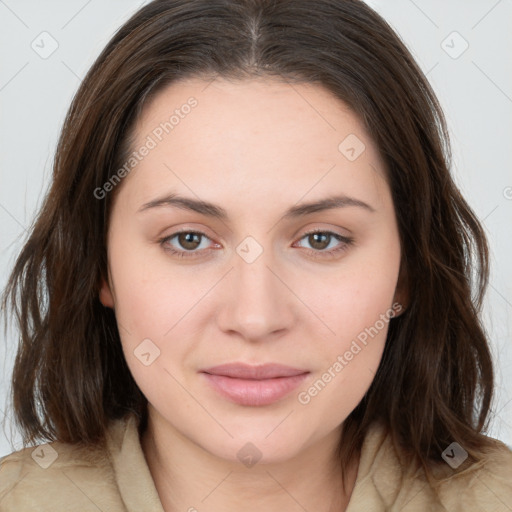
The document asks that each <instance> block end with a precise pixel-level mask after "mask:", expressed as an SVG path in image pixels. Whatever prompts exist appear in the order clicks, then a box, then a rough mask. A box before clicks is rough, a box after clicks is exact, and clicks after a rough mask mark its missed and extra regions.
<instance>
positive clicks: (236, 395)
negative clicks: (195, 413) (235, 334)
mask: <svg viewBox="0 0 512 512" xmlns="http://www.w3.org/2000/svg"><path fill="white" fill-rule="evenodd" d="M201 373H203V374H204V375H205V377H206V379H207V380H208V383H209V384H210V385H211V386H212V387H213V388H214V389H215V390H216V391H217V392H218V393H220V394H221V395H222V396H224V397H225V398H228V399H229V400H231V401H232V402H235V403H237V404H240V405H252V406H257V405H269V404H271V403H273V402H276V401H277V400H279V399H281V398H283V397H284V396H286V395H288V394H289V393H290V392H291V391H292V390H293V389H295V388H296V387H297V386H298V385H299V384H300V383H301V382H302V381H303V380H304V379H305V377H306V376H307V375H308V374H309V371H308V370H302V369H298V368H292V367H290V366H283V365H280V364H265V365H260V366H251V365H247V364H243V363H231V364H223V365H220V366H214V367H212V368H207V369H206V370H202V371H201Z"/></svg>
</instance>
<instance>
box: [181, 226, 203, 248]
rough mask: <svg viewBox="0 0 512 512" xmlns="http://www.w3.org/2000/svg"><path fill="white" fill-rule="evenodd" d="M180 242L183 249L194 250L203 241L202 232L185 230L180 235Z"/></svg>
mask: <svg viewBox="0 0 512 512" xmlns="http://www.w3.org/2000/svg"><path fill="white" fill-rule="evenodd" d="M178 243H179V244H180V246H181V247H183V249H187V250H189V251H193V250H194V249H197V247H198V246H199V245H200V243H201V234H199V233H194V232H191V231H190V232H184V233H180V234H179V235H178Z"/></svg>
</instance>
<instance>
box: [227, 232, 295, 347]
mask: <svg viewBox="0 0 512 512" xmlns="http://www.w3.org/2000/svg"><path fill="white" fill-rule="evenodd" d="M274 262H275V258H274V256H273V253H272V248H271V247H269V246H266V247H264V246H263V244H262V243H260V242H259V241H258V240H256V238H254V237H252V236H248V237H246V238H245V239H244V240H243V241H242V242H241V243H240V244H239V245H238V246H237V247H236V254H235V255H234V261H233V266H234V269H233V272H232V273H230V274H231V280H232V282H231V286H230V288H229V289H230V292H229V295H230V296H229V298H228V299H227V301H226V302H225V304H224V311H223V314H222V315H221V318H222V320H221V323H222V325H221V327H222V328H223V329H225V330H235V331H239V332H240V333H241V334H242V335H243V336H244V337H246V338H249V339H250V338H254V339H256V338H261V337H262V336H265V335H266V334H270V333H272V332H273V331H276V330H279V329H282V328H283V327H285V326H286V325H287V322H288V321H289V319H290V315H291V312H290V309H289V307H290V302H289V300H290V297H288V298H287V297H286V294H288V295H289V294H290V292H289V291H288V290H287V288H286V286H284V284H283V283H282V282H281V281H280V279H279V278H278V277H277V276H276V273H278V272H276V270H275V269H274V268H273V267H275V264H274Z"/></svg>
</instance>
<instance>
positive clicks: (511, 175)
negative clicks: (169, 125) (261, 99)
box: [0, 0, 512, 457]
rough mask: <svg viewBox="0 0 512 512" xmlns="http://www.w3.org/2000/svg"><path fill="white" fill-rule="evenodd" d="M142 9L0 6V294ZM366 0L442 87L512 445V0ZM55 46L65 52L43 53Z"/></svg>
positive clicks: (505, 433)
mask: <svg viewBox="0 0 512 512" xmlns="http://www.w3.org/2000/svg"><path fill="white" fill-rule="evenodd" d="M145 3H147V2H140V1H138V2H137V1H130V0H122V1H121V0H109V1H100V0H89V1H87V0H72V1H69V0H68V1H64V0H61V1H56V0H52V1H45V2H36V1H35V0H31V1H29V0H17V1H16V2H15V1H14V0H6V1H2V0H0V52H1V53H0V106H1V115H0V141H1V145H2V146H1V151H0V184H1V186H0V289H1V288H3V287H4V286H5V282H6V279H7V275H8V272H9V270H10V268H11V267H12V265H13V262H14V257H15V255H16V254H17V252H18V251H19V250H20V248H21V245H22V242H23V240H24V237H25V234H26V229H27V228H28V227H29V226H30V224H31V222H32V220H33V215H34V213H35V211H36V210H37V208H38V206H39V205H40V204H41V201H42V198H43V196H44V194H45V192H46V190H47V187H48V184H49V176H50V175H51V166H52V161H53V153H54V150H55V146H56V141H57V137H58V134H59V130H60V128H61V125H62V122H63V119H64V115H65V113H66V110H67V108H68V106H69V104H70V102H71V99H72V97H73V94H74V93H75V91H76V89H77V87H78V85H79V83H80V81H81V77H83V76H84V75H85V73H86V71H87V69H88V68H89V67H90V65H91V64H92V62H93V60H94V59H95V57H96V56H97V55H98V54H99V52H100V51H101V49H102V48H103V47H104V45H105V44H106V43H107V41H108V40H109V39H110V37H111V36H112V34H113V33H114V31H115V30H116V29H117V28H118V27H119V26H120V25H121V24H122V23H123V22H124V21H125V20H126V19H128V17H129V16H130V15H131V14H132V13H133V12H134V11H136V10H137V9H138V8H139V7H140V6H142V5H143V4H145ZM368 3H369V4H370V5H371V6H372V7H374V8H375V9H376V10H377V11H378V12H380V13H381V14H382V15H383V16H384V18H385V19H386V20H387V21H388V22H389V23H390V24H391V25H392V26H393V27H394V28H395V29H396V31H397V32H398V33H399V35H400V37H401V38H402V39H403V41H404V42H405V43H406V45H407V46H408V47H409V49H410V50H411V52H412V53H413V55H414V56H415V58H416V59H417V61H418V63H419V64H420V66H421V68H422V69H423V70H424V72H425V73H426V74H427V77H428V78H429V80H430V82H431V84H432V85H433V88H434V90H435V92H436V93H437V95H438V97H439V99H440V102H441V105H442V107H443V108H444V111H445V114H446V117H447V121H448V124H449V127H450V133H451V139H452V146H453V154H454V166H453V169H452V172H453V174H454V176H455V179H456V182H457V183H458V185H459V187H460V188H461V190H462V192H463V194H465V196H466V198H467V200H468V201H469V203H470V205H471V206H472V208H473V209H474V211H475V212H476V214H477V215H478V217H479V219H480V220H481V221H482V222H483V225H484V227H485V229H486V232H487V234H488V236H489V241H490V245H491V258H492V260H491V263H492V271H491V280H490V286H489V290H488V294H487V299H486V303H485V310H484V320H485V324H486V327H487V330H488V333H489V336H490V339H491V342H492V351H493V355H494V358H495V361H496V365H497V366H496V369H497V376H496V383H497V388H496V401H495V403H494V406H493V413H492V425H491V430H490V431H489V434H490V435H492V436H493V437H496V438H498V439H501V440H503V441H504V442H506V443H507V444H508V445H509V446H511V447H512V372H511V370H512V344H511V333H512V328H511V322H510V319H511V311H512V272H511V266H510V261H511V256H512V230H511V227H512V172H511V170H510V169H511V159H512V158H511V156H512V155H511V151H510V145H511V144H512V66H510V53H511V47H512V44H511V43H512V33H511V31H510V20H511V19H512V2H511V1H510V0H508V1H507V0H498V1H496V0H478V1H476V0H473V1H468V0H450V1H449V2H447V1H446V0H428V1H427V0H414V1H413V0H396V1H395V0H393V1H392V2H391V1H390V0H387V1H384V0H368ZM454 31H455V32H457V34H453V32H454ZM42 32H47V33H48V34H50V35H41V33H42ZM52 45H54V46H55V45H58V47H57V48H56V50H55V51H54V52H53V53H52V54H51V55H49V56H48V55H45V54H44V52H49V51H50V50H52ZM466 46H467V48H466ZM33 47H34V48H33ZM465 48H466V49H465ZM464 49H465V51H463V50H464ZM36 50H37V51H36ZM38 52H39V53H38ZM43 57H45V58H43ZM15 339H16V336H15V334H14V333H13V332H12V331H9V332H8V333H7V336H6V337H5V336H4V335H3V334H2V342H1V343H0V364H1V366H0V420H1V419H3V420H4V425H5V428H4V429H0V457H1V456H2V455H5V454H7V453H10V452H11V451H14V450H17V449H19V448H20V447H21V444H20V436H19V434H18V433H17V432H16V430H15V429H14V428H13V426H12V422H11V417H12V415H11V412H10V411H9V410H8V408H9V402H8V398H9V397H8V383H9V379H10V374H11V370H12V365H13V361H14V356H15ZM6 412H7V413H6ZM4 416H5V417H4ZM11 443H12V444H11Z"/></svg>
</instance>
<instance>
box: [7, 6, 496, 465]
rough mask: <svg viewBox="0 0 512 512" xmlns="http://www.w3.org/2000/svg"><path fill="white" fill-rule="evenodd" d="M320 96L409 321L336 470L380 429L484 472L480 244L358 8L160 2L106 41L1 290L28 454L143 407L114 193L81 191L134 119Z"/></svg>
mask: <svg viewBox="0 0 512 512" xmlns="http://www.w3.org/2000/svg"><path fill="white" fill-rule="evenodd" d="M215 77H224V78H229V79H233V80H244V79H250V78H254V77H269V78H274V79H279V80H285V81H287V82H289V83H300V82H303V83H312V84H319V85H321V86H323V87H325V88H327V90H329V91H330V92H331V93H332V94H333V95H334V96H335V97H336V98H339V99H340V100H342V101H343V102H345V103H346V104H347V105H348V106H349V107H350V108H351V109H352V110H353V112H355V113H356V114H357V115H358V116H359V118H360V119H361V120H362V121H363V123H364V125H365V127H366V129H367V130H368V132H369V134H370V136H371V137H372V140H373V141H374V143H375V144H376V147H377V148H378V150H379V152H380V154H381V156H382V158H383V161H384V163H385V168H386V177H387V180H388V184H389V186H390V189H391V193H392V197H393V201H394V207H395V211H396V216H397V222H398V228H399V235H400V242H401V246H402V259H401V276H403V278H404V280H405V282H406V284H407V289H408V291H409V304H408V307H407V310H406V311H405V313H403V314H402V315H401V316H399V317H397V318H393V319H392V320H391V322H390V326H389V331H388V336H387V340H386V345H385V349H384V353H383V357H382V360H381V364H380V366H379V368H378V371H377V373H376V375H375V378H374V381H373V382H372V384H371V386H370V388H369V389H368V391H367V393H366V394H365V396H364V398H363V399H362V400H361V402H360V403H359V404H358V406H357V407H356V408H355V409H354V410H353V411H352V413H351V414H350V415H349V416H348V417H347V419H346V421H345V423H344V432H343V442H342V443H341V442H340V445H339V457H340V462H341V464H342V466H343V467H345V464H348V462H349V461H350V460H351V458H352V456H354V454H355V453H357V451H358V450H359V449H360V447H361V445H362V441H363V439H364V436H365V434H366V432H367V429H368V427H369V425H370V424H371V423H372V422H374V421H377V420H380V421H382V422H383V423H384V424H385V426H386V428H387V429H388V430H389V432H390V433H391V435H392V436H393V439H394V440H395V442H396V443H399V444H400V445H401V446H403V447H404V449H405V450H407V451H408V453H410V455H411V456H413V457H414V458H415V460H417V461H418V462H419V463H421V464H422V465H423V467H424V468H425V469H426V470H427V471H430V468H431V466H432V462H433V461H437V460H440V456H441V452H442V451H443V450H444V449H445V448H446V447H447V446H448V445H449V444H450V443H451V442H453V441H456V442H458V443H459V444H460V445H461V446H463V447H464V448H465V449H466V451H467V452H468V453H469V454H470V456H472V457H473V458H475V459H477V460H478V459H479V458H480V457H481V456H482V454H483V453H484V451H485V449H486V447H488V446H490V444H491V441H492V440H491V439H490V438H487V437H486V436H485V435H484V434H483V432H484V431H485V429H486V428H487V421H488V415H489V409H490V404H491V401H492V397H493V380H494V377H493V364H492V359H491V354H490V350H489V345H488V340H487V335H486V333H485V330H484V327H483V324H482V321H481V319H480V312H481V306H482V300H483V297H484V293H485V290H486V286H487V282H488V273H489V269H488V246H487V241H486V238H485V234H484V231H483V229H482V226H481V224H480V223H479V221H478V219H477V217H476V216H475V214H474V213H473V211H472V210H471V208H470V207H469V206H468V204H467V203H466V201H465V200H464V198H463V197H462V196H461V194H460V192H459V190H458V188H457V187H456V185H455V183H454V181H453V180H452V177H451V175H450V171H449V169H450V165H451V164H450V160H451V154H450V141H449V136H448V132H447V128H446V121H445V118H444V116H443V112H442V110H441V107H440V105H439V102H438V100H437V98H436V96H435V94H434V92H433V90H432V88H431V86H430V85H429V83H428V81H427V79H426V77H425V75H424V74H423V72H422V71H421V69H420V68H419V67H418V65H417V64H416V63H415V61H414V59H413V57H412V56H411V53H410V52H409V51H408V49H407V48H406V46H405V45H404V44H403V42H402V41H401V40H400V38H399V37H398V35H397V34H396V33H395V32H394V31H393V29H392V28H391V27H390V25H389V24H388V23H387V22H386V21H385V20H384V19H383V18H382V17H381V16H380V15H378V14H377V13H376V12H375V11H374V10H372V9H371V8H370V7H368V6H367V5H366V4H365V3H363V2H362V1H359V0H315V1H314V2H312V1H309V0H279V1H275V0H238V1H235V0H155V1H153V2H150V3H149V4H147V5H146V6H144V7H143V8H141V9H140V10H139V11H138V12H136V13H135V14H134V15H133V16H132V17H131V18H130V19H129V20H128V21H127V22H126V23H125V24H124V25H123V26H122V27H121V28H120V29H119V30H118V31H117V32H116V33H115V35H114V36H113V37H112V39H111V40H110V41H109V42H108V44H107V45H106V47H105V48H104V50H103V51H102V52H101V54H100V55H99V57H98V58H97V59H96V61H95V62H94V64H93V65H92V67H91V69H90V70H89V72H88V73H87V76H86V77H85V79H84V80H83V82H82V83H81V85H80V87H79V89H78V91H77V93H76V94H75V96H74V98H73V101H72V104H71V106H70V109H69V111H68V113H67V117H66V119H65V122H64V125H63V129H62V132H61V135H60V139H59V143H58V147H57V151H56V157H55V161H54V168H53V175H52V181H51V186H50V189H49V191H48V194H47V195H46V197H45V200H44V202H43V204H42V206H41V208H40V210H39V212H38V214H37V217H36V219H35V222H34V223H33V225H32V227H31V229H30V232H29V234H28V238H27V240H26V242H25V244H24V247H23V248H22V250H21V252H20V254H19V256H18V257H17V260H16V262H15V265H14V268H13V270H12V273H11V275H10V277H9V280H8V284H7V287H6V289H5V291H4V296H3V300H2V307H3V309H4V310H6V311H11V313H12V316H13V317H14V319H15V321H16V323H17V325H18V326H19V345H18V348H17V355H16V358H15V364H14V370H13V374H12V382H11V387H12V390H11V393H12V394H11V396H12V407H13V410H14V413H15V422H16V424H17V426H18V428H19V430H20V431H21V432H22V434H23V443H24V444H25V445H27V444H29V443H32V442H33V441H35V440H38V439H44V440H49V441H50V440H59V441H62V442H69V443H83V444H87V445H93V444H94V445H99V444H102V443H103V442H104V434H105V431H106V429H107V427H108V424H109V421H110V420H112V419H117V418H122V417H124V416H125V415H126V414H127V413H129V412H132V413H135V414H136V415H137V416H138V418H139V419H140V428H141V430H142V429H143V428H144V426H145V425H146V422H147V400H146V398H145V397H144V395H143V394H142V392H141V391H140V389H139V388H138V386H137V384H136V383H135V381H134V379H133V377H132V376H131V373H130V371H129V369H128V367H127V364H126V362H125V360H124V356H123V352H122V349H121V342H120V337H119V332H118V328H117V325H116V318H115V315H114V313H113V311H112V310H111V309H109V308H106V307H103V305H102V304H101V303H100V301H99V286H100V282H101V278H102V277H104V278H105V279H106V277H107V252H106V233H107V228H108V222H109V215H110V210H111V205H112V201H113V198H114V196H115V193H112V194H108V195H107V196H106V197H105V198H104V199H101V200H99V199H97V198H96V197H95V196H94V191H95V190H96V189H97V188H98V187H101V186H102V185H103V184H104V183H106V182H108V181H109V180H110V179H111V178H112V176H114V174H115V172H116V170H118V169H119V168H120V167H121V166H122V165H123V162H125V161H126V158H127V155H129V154H130V152H131V151H132V148H131V147H130V146H131V142H132V140H131V137H130V133H131V131H132V129H133V127H134V124H135V122H136V121H137V119H138V117H139V115H140V113H141V111H142V108H143V107H144V105H145V104H147V102H148V101H149V99H150V98H152V97H154V96H155V95H156V94H158V92H159V91H161V90H162V89H163V88H164V87H166V86H167V85H170V84H171V83H173V82H175V81H177V80H180V79H184V78H204V79H205V80H208V79H213V78H215Z"/></svg>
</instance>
